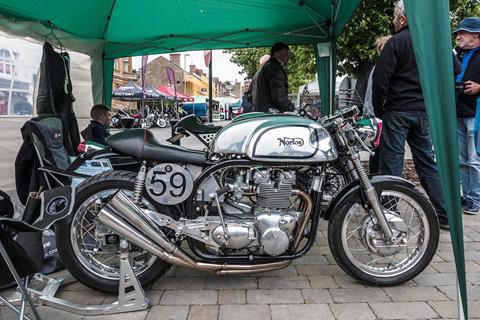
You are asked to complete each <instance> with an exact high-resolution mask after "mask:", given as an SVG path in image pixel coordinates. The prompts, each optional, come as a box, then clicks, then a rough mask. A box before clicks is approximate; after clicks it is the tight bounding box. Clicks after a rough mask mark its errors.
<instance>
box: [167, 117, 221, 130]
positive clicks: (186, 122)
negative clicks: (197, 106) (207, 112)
mask: <svg viewBox="0 0 480 320" xmlns="http://www.w3.org/2000/svg"><path fill="white" fill-rule="evenodd" d="M176 127H177V128H184V129H186V130H187V131H189V132H191V133H193V134H196V135H198V134H211V133H217V132H218V131H220V129H222V128H223V127H222V126H207V125H204V124H203V123H202V120H201V119H200V117H198V116H196V115H194V114H191V115H189V116H186V117H184V118H183V119H182V120H180V121H179V122H178V123H177V124H176Z"/></svg>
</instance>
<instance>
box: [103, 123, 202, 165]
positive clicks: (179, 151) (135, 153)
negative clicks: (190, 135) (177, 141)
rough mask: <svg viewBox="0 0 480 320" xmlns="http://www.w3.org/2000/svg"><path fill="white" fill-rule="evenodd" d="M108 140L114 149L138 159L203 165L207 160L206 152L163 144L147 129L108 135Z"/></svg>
mask: <svg viewBox="0 0 480 320" xmlns="http://www.w3.org/2000/svg"><path fill="white" fill-rule="evenodd" d="M106 142H107V144H108V145H109V146H110V147H111V148H112V149H113V150H114V151H117V152H119V153H121V154H126V155H129V156H132V157H135V158H137V159H145V160H157V161H163V162H177V163H189V164H196V165H203V164H205V162H206V161H207V154H206V152H203V151H196V150H190V149H185V148H182V147H180V146H175V145H165V144H162V143H161V142H160V141H159V140H158V139H156V138H155V137H154V136H153V133H152V132H151V131H150V130H147V129H129V130H126V131H122V132H119V133H116V134H114V135H111V136H110V137H108V138H107V139H106Z"/></svg>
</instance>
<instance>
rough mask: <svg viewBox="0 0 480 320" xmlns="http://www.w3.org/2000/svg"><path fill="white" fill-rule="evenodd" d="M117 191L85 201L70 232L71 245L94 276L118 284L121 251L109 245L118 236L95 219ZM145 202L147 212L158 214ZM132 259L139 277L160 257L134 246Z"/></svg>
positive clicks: (108, 191)
mask: <svg viewBox="0 0 480 320" xmlns="http://www.w3.org/2000/svg"><path fill="white" fill-rule="evenodd" d="M117 190H118V189H110V190H104V191H102V192H99V193H96V194H94V195H92V196H91V197H89V198H88V199H87V200H86V201H84V202H83V203H82V205H81V206H80V207H79V208H78V209H77V211H76V212H75V215H74V217H73V220H72V227H71V228H70V241H71V243H72V247H73V251H74V252H75V255H76V256H77V259H78V260H79V261H80V263H81V264H82V265H83V267H85V268H86V269H87V270H89V271H90V272H91V273H93V274H95V275H96V276H98V277H101V278H103V279H108V280H118V279H119V277H120V248H119V245H118V243H117V244H106V245H105V243H107V242H108V241H107V240H108V239H109V238H110V237H116V235H115V232H113V231H111V230H109V229H108V228H106V227H105V226H103V225H102V224H100V223H99V222H97V221H96V219H95V216H96V214H97V213H98V210H99V209H100V208H101V206H102V205H103V204H104V203H105V202H106V200H107V199H108V198H109V196H111V195H112V194H114V193H115V192H116V191H117ZM122 191H123V192H124V193H125V194H127V195H131V193H132V192H131V191H129V190H122ZM142 202H143V205H144V206H145V207H146V208H148V209H150V210H155V208H154V207H153V205H152V204H151V203H149V202H147V201H146V200H145V199H143V200H142ZM74 226H75V227H74ZM110 239H112V238H110ZM130 259H131V263H132V266H133V269H134V271H135V274H136V275H137V276H138V275H140V274H142V273H144V272H145V271H146V270H148V269H149V268H150V267H151V266H152V265H153V264H154V263H155V261H156V259H157V257H156V256H154V255H152V254H151V253H149V252H148V251H145V250H142V249H140V248H137V247H135V246H132V244H130Z"/></svg>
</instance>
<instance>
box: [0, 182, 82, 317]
mask: <svg viewBox="0 0 480 320" xmlns="http://www.w3.org/2000/svg"><path fill="white" fill-rule="evenodd" d="M40 197H41V202H42V205H41V206H40V208H39V218H38V219H37V220H36V221H35V222H34V223H33V224H28V223H26V222H25V221H22V220H17V219H13V218H8V217H1V216H0V254H1V259H0V269H1V270H2V272H1V274H0V285H4V284H7V283H10V282H11V281H13V280H14V281H15V282H16V284H17V285H18V290H19V291H20V294H21V303H20V308H18V307H16V306H15V305H13V304H12V303H11V302H10V301H8V299H6V298H5V297H2V296H1V295H0V302H2V303H3V304H4V305H5V306H7V307H8V308H9V309H11V310H12V311H13V312H15V313H16V314H18V319H22V320H23V319H30V318H29V317H28V316H27V315H26V313H25V307H26V305H27V303H28V304H29V305H30V308H31V310H32V313H33V315H34V317H35V319H40V315H39V314H38V311H37V309H36V307H35V304H34V303H33V301H32V297H31V296H30V293H29V292H28V283H29V278H30V276H32V275H33V274H34V273H35V272H37V271H38V269H39V264H38V263H36V262H35V261H34V260H33V259H32V258H31V257H30V256H29V254H28V252H26V250H25V249H24V248H23V247H22V246H21V245H20V244H18V243H17V242H16V241H15V240H14V239H13V238H12V237H11V235H10V234H9V233H8V232H7V231H5V228H4V226H7V227H8V228H9V229H11V230H15V231H19V232H41V231H43V230H46V229H48V228H49V227H50V226H51V225H52V224H54V223H55V222H57V221H59V220H61V219H63V218H65V217H66V216H67V215H68V214H69V212H70V211H71V209H72V206H73V203H74V190H73V189H72V188H71V187H70V186H66V187H61V188H55V189H51V190H46V191H43V192H42V193H41V194H40ZM12 257H15V259H14V260H13V259H12ZM0 294H1V292H0Z"/></svg>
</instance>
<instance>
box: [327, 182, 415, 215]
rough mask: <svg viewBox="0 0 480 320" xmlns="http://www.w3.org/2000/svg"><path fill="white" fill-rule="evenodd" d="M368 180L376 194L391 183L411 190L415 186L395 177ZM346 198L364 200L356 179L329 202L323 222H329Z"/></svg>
mask: <svg viewBox="0 0 480 320" xmlns="http://www.w3.org/2000/svg"><path fill="white" fill-rule="evenodd" d="M369 179H370V182H371V183H372V185H373V187H374V188H375V190H376V191H377V192H380V191H381V190H382V189H383V187H384V186H385V185H386V184H387V185H390V184H392V183H395V184H397V185H403V186H405V187H408V188H412V189H414V188H415V187H416V186H415V184H413V183H412V182H410V181H408V180H407V179H404V178H401V177H397V176H387V175H374V176H369ZM346 197H360V198H362V199H364V196H363V193H362V190H361V188H360V181H359V180H358V179H357V180H355V181H352V182H350V183H349V184H348V185H347V186H345V188H343V189H342V190H340V192H339V193H338V194H337V195H336V196H335V198H333V200H332V201H331V202H330V204H329V206H328V209H327V211H326V212H325V214H324V215H323V218H324V219H325V220H329V218H330V215H331V214H332V212H333V211H334V209H335V207H336V206H337V204H339V203H340V202H341V201H342V200H343V199H345V198H346Z"/></svg>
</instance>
